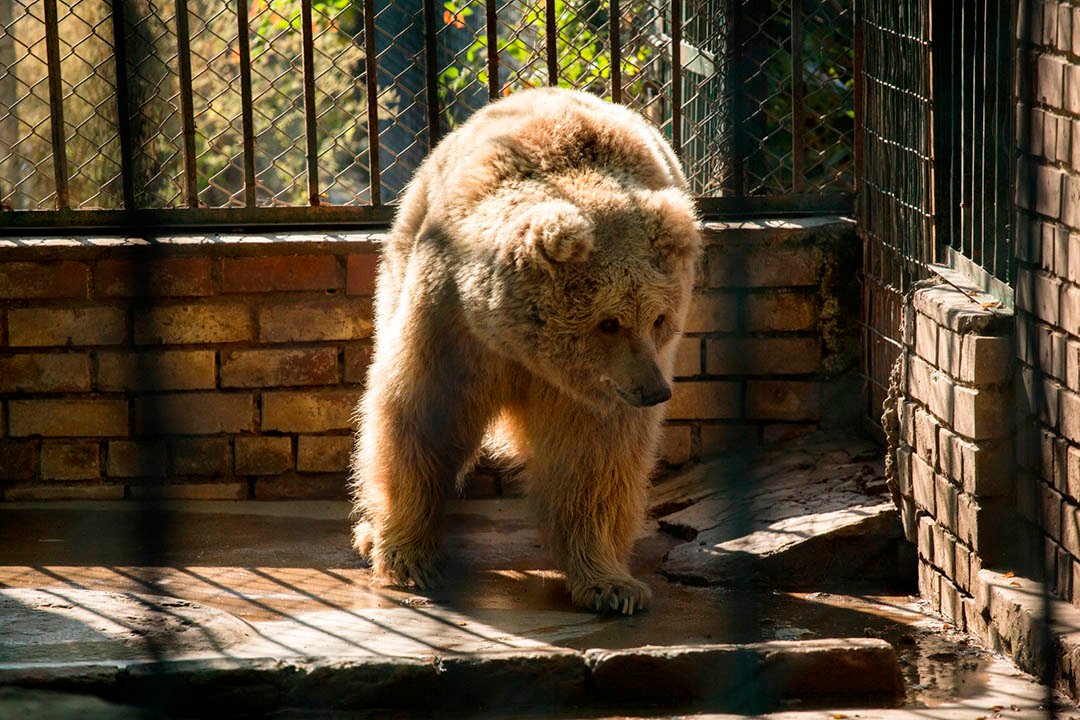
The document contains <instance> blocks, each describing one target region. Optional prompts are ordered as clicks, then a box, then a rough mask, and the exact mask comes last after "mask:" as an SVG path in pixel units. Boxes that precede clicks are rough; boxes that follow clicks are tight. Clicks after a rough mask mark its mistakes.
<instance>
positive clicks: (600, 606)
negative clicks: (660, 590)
mask: <svg viewBox="0 0 1080 720" xmlns="http://www.w3.org/2000/svg"><path fill="white" fill-rule="evenodd" d="M570 594H571V597H572V598H573V601H574V604H575V605H577V606H579V607H584V608H588V609H589V610H595V611H596V612H606V613H621V614H623V615H633V614H634V611H635V610H645V609H647V608H648V607H649V602H650V601H651V600H652V590H650V589H649V586H648V585H646V584H645V583H643V582H641V581H640V580H635V579H634V578H632V577H630V576H629V575H609V576H604V577H600V578H593V579H591V580H587V581H584V582H579V583H571V585H570Z"/></svg>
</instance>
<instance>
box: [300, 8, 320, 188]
mask: <svg viewBox="0 0 1080 720" xmlns="http://www.w3.org/2000/svg"><path fill="white" fill-rule="evenodd" d="M300 29H301V35H302V42H303V57H304V128H305V129H306V131H307V181H308V182H307V185H308V204H309V205H311V207H318V206H319V133H318V126H317V125H316V121H315V35H314V30H313V28H312V22H311V0H300Z"/></svg>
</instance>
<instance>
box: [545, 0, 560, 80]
mask: <svg viewBox="0 0 1080 720" xmlns="http://www.w3.org/2000/svg"><path fill="white" fill-rule="evenodd" d="M544 29H545V31H546V35H545V38H546V40H545V44H546V47H545V48H544V51H545V54H546V55H547V71H548V85H551V86H552V87H555V86H557V85H558V84H559V49H558V38H559V26H558V16H557V15H556V14H555V0H546V1H545V3H544Z"/></svg>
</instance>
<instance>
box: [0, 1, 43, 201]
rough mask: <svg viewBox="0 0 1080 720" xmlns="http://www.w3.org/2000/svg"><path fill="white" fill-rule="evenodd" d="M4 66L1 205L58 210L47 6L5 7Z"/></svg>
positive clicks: (0, 55) (0, 59)
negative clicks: (51, 122) (52, 141)
mask: <svg viewBox="0 0 1080 720" xmlns="http://www.w3.org/2000/svg"><path fill="white" fill-rule="evenodd" d="M0 64H2V65H0V115H2V117H0V203H2V205H3V207H4V208H6V209H15V210H37V209H45V208H49V207H54V206H55V201H56V189H55V184H54V182H53V173H52V162H53V159H52V144H51V141H50V136H49V133H50V122H49V78H48V60H47V49H46V42H45V8H44V3H43V2H42V1H41V0H13V1H12V2H5V3H0Z"/></svg>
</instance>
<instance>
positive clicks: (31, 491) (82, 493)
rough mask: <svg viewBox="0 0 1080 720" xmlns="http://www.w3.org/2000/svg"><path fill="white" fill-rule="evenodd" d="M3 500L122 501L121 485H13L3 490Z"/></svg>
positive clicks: (122, 487)
mask: <svg viewBox="0 0 1080 720" xmlns="http://www.w3.org/2000/svg"><path fill="white" fill-rule="evenodd" d="M4 499H6V500H10V501H12V502H19V501H31V500H123V499H124V486H123V485H112V484H110V485H102V484H93V485H86V484H83V485H59V484H57V485H53V484H49V485H13V486H11V487H8V488H5V489H4Z"/></svg>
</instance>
